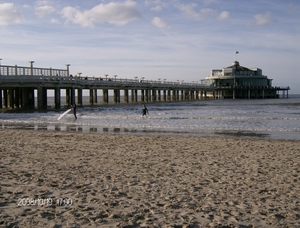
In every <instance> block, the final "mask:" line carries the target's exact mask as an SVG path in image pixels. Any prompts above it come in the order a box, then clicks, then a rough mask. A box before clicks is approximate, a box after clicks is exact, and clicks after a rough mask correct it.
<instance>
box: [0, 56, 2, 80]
mask: <svg viewBox="0 0 300 228" xmlns="http://www.w3.org/2000/svg"><path fill="white" fill-rule="evenodd" d="M1 60H2V59H0V76H1Z"/></svg>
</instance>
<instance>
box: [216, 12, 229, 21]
mask: <svg viewBox="0 0 300 228" xmlns="http://www.w3.org/2000/svg"><path fill="white" fill-rule="evenodd" d="M229 18H230V13H229V12H228V11H223V12H222V13H220V14H219V16H218V17H217V19H218V20H220V21H224V20H227V19H229Z"/></svg>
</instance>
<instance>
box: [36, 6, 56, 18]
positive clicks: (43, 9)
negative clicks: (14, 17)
mask: <svg viewBox="0 0 300 228" xmlns="http://www.w3.org/2000/svg"><path fill="white" fill-rule="evenodd" d="M54 10H55V9H54V7H52V6H47V5H46V6H40V7H37V8H35V11H34V15H35V16H36V17H38V18H42V17H44V16H46V15H48V14H51V13H52V12H53V11H54Z"/></svg>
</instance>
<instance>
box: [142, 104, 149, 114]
mask: <svg viewBox="0 0 300 228" xmlns="http://www.w3.org/2000/svg"><path fill="white" fill-rule="evenodd" d="M147 114H149V112H148V109H147V107H146V105H143V110H142V117H143V116H147Z"/></svg>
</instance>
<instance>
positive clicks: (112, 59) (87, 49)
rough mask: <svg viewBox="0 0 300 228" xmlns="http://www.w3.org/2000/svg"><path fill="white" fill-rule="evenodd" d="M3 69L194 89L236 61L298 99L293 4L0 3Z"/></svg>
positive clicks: (155, 0)
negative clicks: (24, 68) (177, 83)
mask: <svg viewBox="0 0 300 228" xmlns="http://www.w3.org/2000/svg"><path fill="white" fill-rule="evenodd" d="M0 34H1V35H0V58H1V59H2V60H1V64H3V65H15V64H17V65H20V66H28V65H29V63H28V61H29V60H34V61H35V66H36V67H52V68H59V69H61V68H65V64H66V63H70V64H71V67H70V71H71V73H72V74H76V73H78V72H81V73H83V75H88V76H93V75H94V76H103V75H104V74H109V75H110V76H112V75H114V74H117V75H118V77H119V78H133V77H135V76H138V77H145V78H146V79H152V80H156V79H157V78H163V79H167V80H173V81H176V80H185V81H186V82H191V81H199V80H201V79H203V78H204V77H206V76H208V75H209V74H210V71H211V70H212V69H219V68H223V67H227V66H230V65H231V64H232V62H233V61H234V60H235V58H236V56H235V52H236V51H239V54H238V55H237V58H238V61H239V62H240V64H241V65H242V66H245V67H249V68H252V67H258V68H261V69H262V70H263V74H264V75H267V76H268V77H269V78H272V79H273V85H278V86H287V85H289V86H290V87H291V89H292V90H291V92H290V93H298V94H300V80H299V76H298V69H297V68H298V66H299V65H300V42H299V40H300V1H299V0H284V1H283V0H268V1H267V0H251V1H248V0H226V1H225V0H194V1H193V0H139V1H137V0H136V1H134V0H128V1H126V0H119V1H115V0H86V1H82V0H38V1H24V0H11V1H9V0H4V1H3V0H0Z"/></svg>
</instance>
